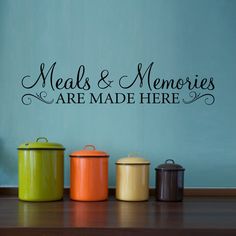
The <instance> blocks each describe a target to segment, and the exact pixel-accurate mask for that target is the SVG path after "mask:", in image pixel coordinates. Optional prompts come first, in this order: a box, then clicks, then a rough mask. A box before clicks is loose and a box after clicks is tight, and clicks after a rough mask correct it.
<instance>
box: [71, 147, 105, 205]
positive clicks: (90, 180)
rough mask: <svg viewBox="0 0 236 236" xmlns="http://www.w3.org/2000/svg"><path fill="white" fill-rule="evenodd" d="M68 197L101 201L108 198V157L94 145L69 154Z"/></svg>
mask: <svg viewBox="0 0 236 236" xmlns="http://www.w3.org/2000/svg"><path fill="white" fill-rule="evenodd" d="M70 157H71V158H70V198H71V199H72V200H78V201H103V200H106V199H107V198H108V158H109V155H108V154H107V153H106V152H104V151H99V150H96V148H95V146H94V145H86V146H85V147H84V149H83V150H80V151H75V152H73V153H71V154H70Z"/></svg>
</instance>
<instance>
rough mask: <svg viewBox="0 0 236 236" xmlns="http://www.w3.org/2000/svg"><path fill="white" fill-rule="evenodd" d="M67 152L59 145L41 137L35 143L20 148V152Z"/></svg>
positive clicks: (28, 143)
mask: <svg viewBox="0 0 236 236" xmlns="http://www.w3.org/2000/svg"><path fill="white" fill-rule="evenodd" d="M39 149H40V150H65V148H64V147H63V145H61V144H59V143H50V142H48V139H47V138H45V137H39V138H37V139H36V141H35V142H26V143H23V144H21V145H20V146H19V147H18V150H39Z"/></svg>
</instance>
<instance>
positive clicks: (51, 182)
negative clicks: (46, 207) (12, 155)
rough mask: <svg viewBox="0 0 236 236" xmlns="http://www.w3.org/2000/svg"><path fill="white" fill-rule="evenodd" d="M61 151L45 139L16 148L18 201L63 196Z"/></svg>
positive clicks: (56, 144) (58, 146)
mask: <svg viewBox="0 0 236 236" xmlns="http://www.w3.org/2000/svg"><path fill="white" fill-rule="evenodd" d="M64 150H65V148H64V147H63V146H62V145H61V144H58V143H50V142H48V140H47V138H44V137H40V138H37V140H36V142H27V143H23V144H21V145H20V146H19V147H18V176H19V191H18V196H19V199H20V200H24V201H56V200H60V199H62V198H63V189H64Z"/></svg>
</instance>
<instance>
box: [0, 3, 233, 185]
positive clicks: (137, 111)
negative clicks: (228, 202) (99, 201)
mask: <svg viewBox="0 0 236 236" xmlns="http://www.w3.org/2000/svg"><path fill="white" fill-rule="evenodd" d="M235 11H236V1H233V0H128V1H127V0H97V1H95V0H78V1H76V0H70V1H69V0H40V1H33V0H1V1H0V62H1V63H0V114H1V116H0V117H1V118H0V185H1V186H15V185H17V150H16V148H17V146H18V145H19V144H21V143H23V142H25V141H33V140H35V138H36V137H38V136H46V137H48V139H49V140H50V141H54V142H58V143H61V144H63V145H64V146H65V147H66V153H65V185H66V186H68V185H69V158H68V155H69V153H70V152H72V151H74V150H78V149H81V148H82V147H83V146H84V145H85V144H88V143H92V144H94V145H96V146H97V148H98V149H101V150H105V151H107V152H108V153H109V154H110V166H109V167H110V169H109V184H110V186H114V185H115V165H114V163H115V161H116V160H117V159H118V158H120V157H124V156H126V155H128V153H130V152H135V153H138V154H140V155H141V156H143V157H145V158H147V159H149V160H150V161H151V163H152V164H151V178H150V180H151V185H152V186H154V183H155V181H154V168H155V166H156V165H158V164H160V163H162V162H163V161H164V160H165V159H167V158H173V159H175V160H176V162H178V163H180V164H182V165H183V166H184V167H185V168H186V173H185V174H186V175H185V177H186V178H185V185H186V186H187V187H234V186H236V148H235V146H236V137H235V131H236V122H235V121H236V108H235V88H236V78H235V65H236V64H235V62H236V41H235V40H236V27H235V22H236V14H235ZM55 61H56V62H57V64H56V69H55V77H56V78H59V77H75V76H76V73H77V69H78V67H79V65H81V64H84V65H85V66H86V73H87V74H88V76H89V77H90V79H91V80H92V82H94V81H95V80H97V78H98V76H97V75H98V74H99V72H100V71H101V70H102V69H109V71H110V76H111V79H112V80H114V81H116V80H117V79H118V78H119V76H120V75H121V74H122V73H123V74H129V75H133V76H134V75H135V71H136V67H137V64H138V63H139V62H141V63H143V65H144V66H147V65H149V64H150V63H151V62H152V61H153V62H154V74H156V75H157V76H161V77H164V78H176V79H177V78H179V77H183V78H184V77H186V76H194V75H195V74H199V75H202V76H206V77H207V78H209V77H211V76H212V77H214V83H215V90H214V91H213V92H214V96H215V99H216V100H215V103H214V104H213V105H210V106H209V105H206V104H205V103H204V99H199V100H198V101H196V102H194V103H192V104H189V105H186V104H182V103H181V104H178V105H173V104H159V105H158V104H156V105H150V104H149V105H141V104H133V105H127V104H123V105H114V104H113V105H102V104H96V105H91V104H84V105H79V104H50V105H48V104H45V103H43V102H40V101H38V100H37V99H34V100H32V104H31V105H29V106H26V105H23V104H22V102H21V97H22V95H23V94H24V93H26V92H27V91H26V90H25V89H24V88H23V87H22V86H21V80H22V77H23V76H25V75H31V76H32V77H34V78H35V77H37V75H38V72H39V65H40V63H42V62H44V63H45V64H46V66H47V67H49V66H50V65H51V64H52V63H53V62H55ZM93 80H94V81H93ZM116 89H117V88H115V87H114V88H112V89H111V91H112V92H115V91H116ZM134 89H135V91H138V90H139V88H138V87H135V88H134ZM144 90H145V89H144ZM48 91H49V94H48V95H49V96H51V95H52V94H51V92H52V91H51V92H50V90H48ZM93 91H95V92H99V91H98V89H97V88H95V87H94V88H93ZM76 92H77V91H76ZM85 93H86V92H85Z"/></svg>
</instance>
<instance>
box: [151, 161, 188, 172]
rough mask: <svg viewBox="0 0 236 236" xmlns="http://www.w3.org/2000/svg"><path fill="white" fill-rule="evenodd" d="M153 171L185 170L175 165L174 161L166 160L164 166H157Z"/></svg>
mask: <svg viewBox="0 0 236 236" xmlns="http://www.w3.org/2000/svg"><path fill="white" fill-rule="evenodd" d="M155 170H185V169H184V168H183V167H182V166H181V165H179V164H176V163H175V161H174V160H172V159H167V160H166V161H165V163H164V164H161V165H159V166H158V167H157V168H155Z"/></svg>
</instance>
